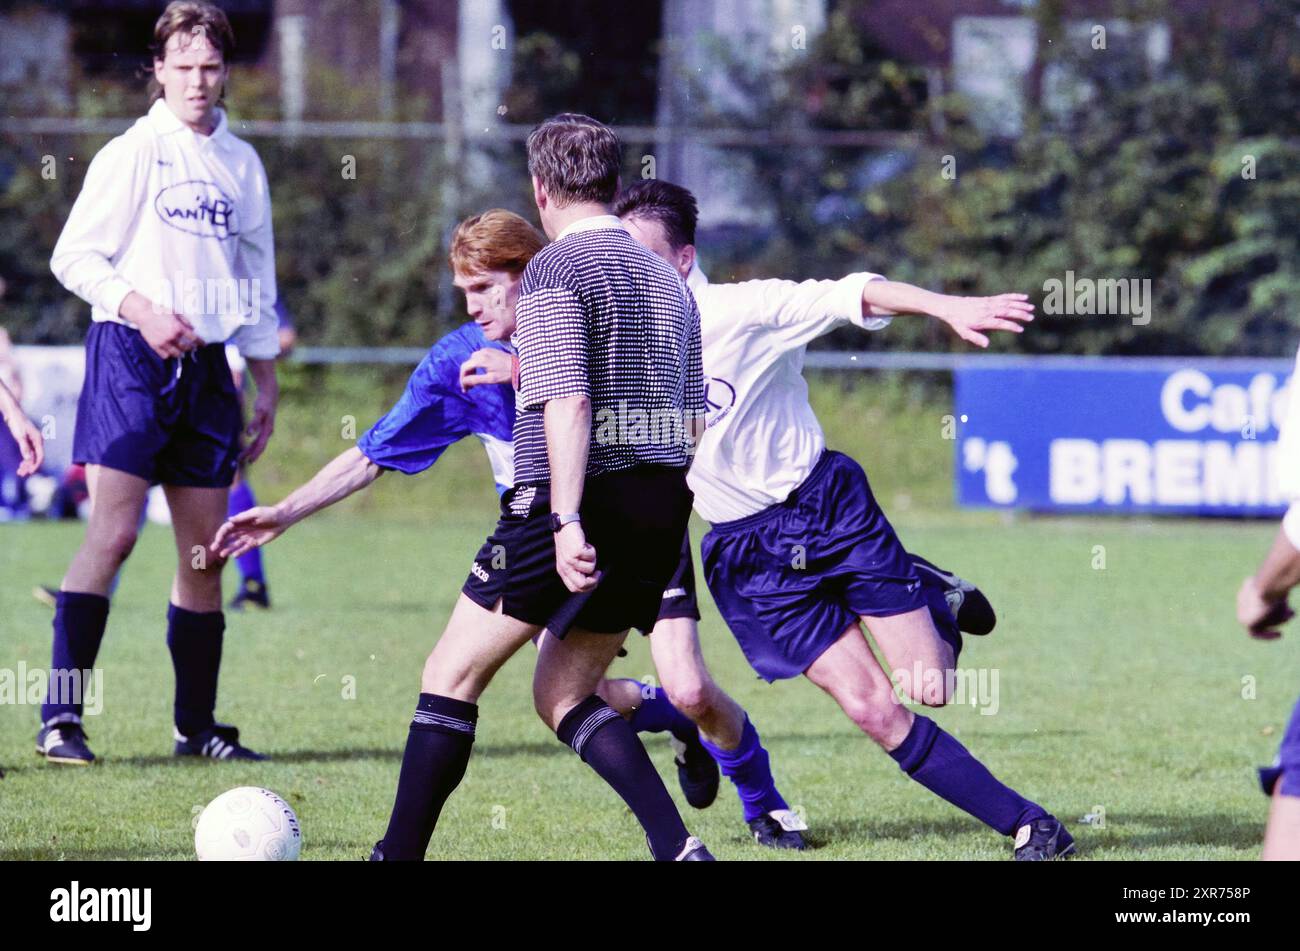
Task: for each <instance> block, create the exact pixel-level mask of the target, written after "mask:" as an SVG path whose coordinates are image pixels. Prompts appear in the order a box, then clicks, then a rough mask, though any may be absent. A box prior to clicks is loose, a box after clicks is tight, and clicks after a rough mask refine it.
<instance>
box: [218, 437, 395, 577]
mask: <svg viewBox="0 0 1300 951" xmlns="http://www.w3.org/2000/svg"><path fill="white" fill-rule="evenodd" d="M383 471H384V470H383V469H381V468H380V467H379V466H377V465H375V464H374V463H373V462H371V461H370V460H369V459H368V458H366V455H365V453H363V452H362V451H361V450H360V449H357V448H356V447H355V446H354V447H352V448H351V449H348V450H345V451H344V452H342V453H340V454H339V455H338V456H337V457H335V458H334V460H333V461H332V462H330V463H329V464H327V465H326V466H325V467H324V468H323V469H321V471H320V472H318V473H316V475H314V476H313V477H312V479H311V481H310V482H308V483H306V484H305V485H302V486H299V487H298V488H296V489H294V490H293V491H292V492H291V493H289V495H287V496H286V497H285V499H284V501H282V502H281V503H280V504H279V505H259V506H257V507H256V508H251V509H248V510H247V511H244V512H240V513H239V514H238V515H236V516H235V517H234V518H231V519H227V520H226V521H225V523H224V524H222V526H221V528H219V529H217V534H216V535H215V536H214V537H213V539H212V543H211V545H210V546H209V547H210V548H211V549H212V551H213V552H214V553H216V554H217V555H220V556H221V557H222V558H237V557H239V556H240V555H242V554H244V553H245V552H247V551H251V550H252V549H254V548H259V547H261V546H262V545H265V544H267V543H268V542H271V541H274V540H275V539H276V538H279V537H280V536H281V535H282V534H284V532H285V531H286V530H287V529H288V528H289V526H291V525H293V524H295V523H296V522H301V521H302V520H303V519H304V518H306V517H307V516H309V515H314V514H315V513H317V512H319V511H320V510H321V509H323V508H327V507H328V506H331V505H333V504H334V503H335V502H338V501H341V500H342V499H346V498H347V497H348V496H349V495H351V494H352V493H353V492H356V491H357V490H358V489H364V488H365V487H366V486H368V485H369V484H370V483H372V482H374V481H375V480H376V479H378V478H379V477H380V476H381V475H382V474H383Z"/></svg>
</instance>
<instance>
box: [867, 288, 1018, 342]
mask: <svg viewBox="0 0 1300 951" xmlns="http://www.w3.org/2000/svg"><path fill="white" fill-rule="evenodd" d="M862 309H863V313H865V314H867V315H868V316H872V317H890V316H893V315H895V314H923V315H926V316H929V317H935V318H938V319H939V320H942V321H943V322H944V323H945V324H947V325H948V326H949V327H951V328H952V329H953V332H954V333H955V334H957V336H958V337H961V339H962V340H965V341H966V342H967V343H973V344H974V345H975V346H977V347H987V346H988V345H989V338H988V336H987V334H988V333H989V332H990V331H994V330H1004V331H1007V332H1008V333H1017V334H1018V333H1023V332H1024V329H1025V328H1024V324H1026V323H1028V322H1029V321H1031V320H1033V319H1034V305H1033V304H1031V303H1030V302H1029V295H1027V294H997V295H995V296H993V297H958V296H954V295H952V294H936V293H934V292H933V291H927V290H925V289H924V288H921V287H916V286H915V285H912V284H904V283H903V282H901V281H868V282H867V284H866V286H865V287H864V288H863V289H862Z"/></svg>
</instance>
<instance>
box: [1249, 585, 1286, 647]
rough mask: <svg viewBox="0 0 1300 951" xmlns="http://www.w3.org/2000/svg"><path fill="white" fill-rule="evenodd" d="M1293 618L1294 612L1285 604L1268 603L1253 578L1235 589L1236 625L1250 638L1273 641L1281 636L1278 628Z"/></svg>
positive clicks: (1281, 602) (1284, 599) (1278, 602)
mask: <svg viewBox="0 0 1300 951" xmlns="http://www.w3.org/2000/svg"><path fill="white" fill-rule="evenodd" d="M1293 617H1295V612H1294V611H1292V610H1291V608H1290V607H1289V606H1288V605H1287V603H1286V598H1283V599H1282V600H1280V601H1268V600H1266V599H1265V598H1264V596H1263V594H1261V593H1260V590H1259V586H1258V585H1256V584H1255V579H1254V578H1247V579H1246V580H1245V581H1243V582H1242V583H1241V587H1240V588H1239V589H1237V623H1238V624H1240V625H1241V626H1242V627H1244V628H1245V629H1246V633H1247V634H1249V635H1250V636H1251V637H1254V638H1257V639H1259V640H1261V641H1275V640H1277V639H1278V638H1279V637H1281V636H1282V632H1281V631H1279V630H1278V627H1279V626H1281V625H1283V624H1285V623H1286V622H1287V621H1289V620H1291V618H1293Z"/></svg>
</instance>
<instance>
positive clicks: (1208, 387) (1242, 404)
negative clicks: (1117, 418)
mask: <svg viewBox="0 0 1300 951" xmlns="http://www.w3.org/2000/svg"><path fill="white" fill-rule="evenodd" d="M1286 398H1287V387H1286V386H1281V387H1279V386H1278V383H1277V378H1276V377H1275V376H1274V375H1273V374H1272V373H1257V374H1255V375H1254V376H1253V377H1251V380H1250V383H1249V384H1247V385H1246V386H1244V387H1243V386H1240V385H1239V384H1236V383H1220V384H1219V385H1218V386H1215V385H1214V383H1213V381H1211V379H1210V378H1209V376H1207V375H1206V374H1205V373H1202V372H1201V371H1200V370H1178V371H1177V372H1174V373H1171V374H1170V375H1169V377H1168V378H1167V379H1166V380H1165V383H1164V386H1162V387H1161V389H1160V411H1161V413H1162V414H1163V415H1164V418H1165V422H1167V423H1168V424H1169V425H1170V426H1172V427H1173V428H1174V429H1176V430H1178V431H1179V432H1180V433H1197V432H1200V431H1201V430H1203V429H1206V428H1211V429H1213V430H1214V431H1215V432H1220V433H1234V432H1241V430H1242V427H1243V426H1245V425H1246V423H1247V421H1249V422H1250V424H1251V426H1252V428H1253V429H1254V431H1255V432H1256V433H1262V432H1265V431H1267V430H1268V429H1270V428H1276V427H1280V426H1281V425H1282V420H1283V418H1285V416H1286Z"/></svg>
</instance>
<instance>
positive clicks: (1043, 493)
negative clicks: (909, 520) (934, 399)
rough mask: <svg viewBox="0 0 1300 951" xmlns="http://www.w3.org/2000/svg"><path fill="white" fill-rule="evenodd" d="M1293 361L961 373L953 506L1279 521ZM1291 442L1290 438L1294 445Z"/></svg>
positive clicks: (1033, 366)
mask: <svg viewBox="0 0 1300 951" xmlns="http://www.w3.org/2000/svg"><path fill="white" fill-rule="evenodd" d="M1293 369H1294V364H1293V363H1292V362H1291V361H1289V360H1236V359H1234V360H1197V359H1195V358H1187V359H1181V358H1178V359H1170V358H1158V359H1130V358H1118V359H1117V358H1077V359H1076V358H1048V359H1042V358H1037V359H1035V358H997V357H990V358H985V359H974V360H970V361H968V362H963V363H962V364H961V365H959V366H958V368H957V370H956V371H955V374H954V377H955V380H954V382H955V390H956V413H955V419H954V420H952V426H953V429H954V431H955V434H956V437H957V458H956V478H957V501H958V503H959V504H960V505H963V506H977V507H995V508H1024V509H1033V510H1040V511H1066V512H1118V513H1134V512H1161V513H1169V514H1181V515H1242V516H1265V515H1267V516H1276V515H1280V514H1281V513H1282V512H1283V511H1285V508H1286V504H1285V502H1284V500H1283V497H1282V494H1281V492H1280V491H1279V489H1278V478H1277V476H1278V473H1277V458H1278V452H1277V439H1278V427H1279V425H1280V423H1281V421H1282V418H1283V417H1284V416H1285V414H1286V410H1287V399H1288V394H1287V384H1288V383H1289V382H1290V376H1291V372H1292V370H1293ZM1288 438H1290V437H1288Z"/></svg>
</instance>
